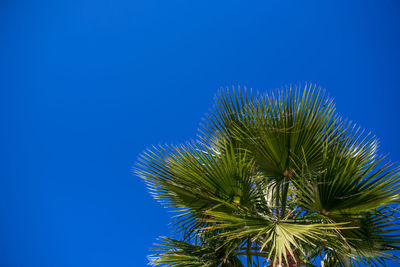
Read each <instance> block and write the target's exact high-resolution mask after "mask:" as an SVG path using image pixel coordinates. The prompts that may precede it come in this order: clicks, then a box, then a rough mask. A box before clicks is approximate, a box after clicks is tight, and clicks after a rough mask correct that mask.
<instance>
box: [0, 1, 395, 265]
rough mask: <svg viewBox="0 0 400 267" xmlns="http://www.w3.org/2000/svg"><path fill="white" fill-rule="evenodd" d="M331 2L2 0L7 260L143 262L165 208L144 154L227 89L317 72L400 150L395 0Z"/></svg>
mask: <svg viewBox="0 0 400 267" xmlns="http://www.w3.org/2000/svg"><path fill="white" fill-rule="evenodd" d="M321 2H325V3H321ZM327 2H328V1H283V0H279V1H278V0H267V1H236V0H230V1H205V0H202V1H187V0H181V1H175V0H171V1H153V0H143V1H135V0H126V1H123V0H107V1H106V0H93V1H87V0H81V1H75V0H70V1H54V0H53V1H24V0H13V1H11V0H10V1H8V0H2V1H1V3H0V38H1V39H0V94H1V95H0V125H1V127H2V129H1V131H0V140H1V142H0V144H1V149H0V152H1V154H0V155H1V156H0V159H1V160H0V170H1V175H0V255H1V256H0V266H5V267H36V266H37V267H69V266H71V267H75V266H77V267H80V266H82V267H88V266H89V267H90V266H95V267H97V266H99V267H100V266H121V267H125V266H145V264H146V263H147V260H146V255H147V254H149V249H148V248H149V247H151V246H152V244H153V243H154V241H155V239H156V237H157V236H159V235H165V234H168V233H169V229H168V226H167V224H168V221H169V216H170V214H168V213H167V211H166V210H165V209H163V208H162V207H161V206H160V205H159V204H158V203H157V202H156V201H154V200H153V199H152V198H151V197H150V196H149V194H148V192H147V190H146V188H145V186H144V183H143V182H142V181H140V180H139V178H137V177H134V176H133V175H132V173H131V170H132V167H133V165H134V162H135V161H136V159H137V156H138V154H139V153H140V152H142V151H143V150H144V149H145V148H147V147H149V146H150V145H152V144H164V143H167V144H177V143H180V142H183V141H184V140H187V139H190V138H193V137H195V135H196V131H197V129H198V126H199V123H200V121H201V118H202V117H203V116H204V114H205V113H206V112H207V111H208V110H209V108H211V106H212V102H213V95H214V94H215V93H216V92H217V90H218V89H219V88H221V87H225V86H229V87H230V86H232V85H235V86H237V85H241V86H247V87H249V88H250V87H251V88H253V89H258V90H260V91H266V90H269V89H273V88H278V87H281V86H284V85H289V84H298V83H305V82H313V83H317V84H319V85H321V86H322V87H324V88H326V89H327V91H328V92H329V93H330V94H331V95H332V96H333V97H334V98H335V100H336V103H337V110H338V112H339V113H340V114H342V115H343V116H344V117H348V118H351V119H352V120H353V121H355V122H357V123H359V125H361V126H362V127H364V128H366V129H367V130H371V131H372V132H373V133H374V134H376V135H377V136H378V137H379V139H380V150H379V152H380V153H382V154H389V156H390V158H391V159H392V160H393V161H396V162H399V161H400V142H399V138H398V136H399V130H400V127H399V123H400V119H399V116H400V111H399V105H400V103H399V96H400V93H399V90H400V49H399V48H400V16H399V12H400V2H399V1H396V0H392V1H389V0H387V1H386V0H384V1H382V0H381V1H378V0H377V1H367V0H360V1H348V0H346V1H329V2H330V3H327ZM391 266H394V265H391Z"/></svg>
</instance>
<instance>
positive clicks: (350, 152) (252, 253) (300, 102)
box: [136, 86, 400, 266]
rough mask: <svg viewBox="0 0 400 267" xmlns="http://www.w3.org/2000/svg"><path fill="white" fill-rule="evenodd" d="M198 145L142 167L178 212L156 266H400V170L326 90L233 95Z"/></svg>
mask: <svg viewBox="0 0 400 267" xmlns="http://www.w3.org/2000/svg"><path fill="white" fill-rule="evenodd" d="M204 122H205V123H204V124H203V125H202V128H201V130H200V133H199V136H198V138H197V140H195V141H192V142H188V143H186V144H183V145H179V146H160V147H153V148H152V149H149V150H147V151H146V152H144V153H143V154H142V155H141V157H140V160H139V163H138V166H137V168H136V172H137V174H138V175H139V176H140V177H142V178H143V179H144V180H145V181H146V183H147V185H148V188H149V190H150V192H151V194H152V195H153V196H154V197H155V198H156V199H157V200H159V201H160V202H161V203H162V204H163V205H165V206H166V207H167V208H169V209H172V210H173V211H175V212H176V216H175V217H174V221H173V225H174V233H173V237H174V238H172V237H171V238H168V237H161V238H160V242H159V244H158V248H157V249H158V251H157V252H156V253H155V254H153V255H152V256H150V264H151V265H163V266H244V265H247V266H316V265H319V264H320V265H321V266H358V265H363V264H364V265H365V264H366V265H368V266H380V265H385V262H386V261H387V260H396V259H397V257H396V256H395V254H393V252H394V251H395V250H397V249H398V247H397V245H398V244H399V242H400V239H399V237H400V235H399V234H398V232H397V221H396V212H397V210H396V207H397V205H398V203H399V196H400V195H399V180H400V178H399V176H400V171H399V168H397V167H395V166H393V165H392V164H390V163H388V162H387V160H386V158H385V157H382V156H379V155H378V154H377V141H376V139H375V138H374V137H373V136H371V135H370V134H366V133H365V132H363V131H361V130H360V129H359V128H357V127H356V126H355V125H354V124H353V123H351V122H348V121H346V120H343V119H342V118H341V117H340V116H338V115H337V113H336V112H335V107H334V103H333V101H332V99H330V98H329V97H327V96H326V95H325V93H324V92H323V91H322V90H320V89H317V88H316V87H311V86H305V87H304V88H302V89H298V88H293V89H292V88H288V89H284V90H280V91H277V92H276V94H269V95H268V94H267V95H261V94H259V93H255V94H253V92H251V91H250V92H248V91H246V90H245V91H241V90H240V89H239V90H236V91H235V90H232V91H229V90H226V91H221V92H220V93H219V94H218V96H217V97H216V104H215V108H214V110H213V111H212V113H211V115H209V116H208V117H207V118H206V119H205V120H204Z"/></svg>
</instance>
